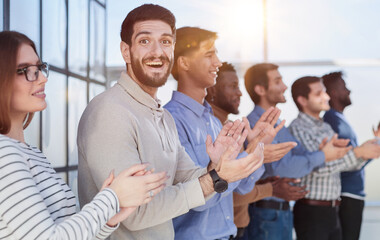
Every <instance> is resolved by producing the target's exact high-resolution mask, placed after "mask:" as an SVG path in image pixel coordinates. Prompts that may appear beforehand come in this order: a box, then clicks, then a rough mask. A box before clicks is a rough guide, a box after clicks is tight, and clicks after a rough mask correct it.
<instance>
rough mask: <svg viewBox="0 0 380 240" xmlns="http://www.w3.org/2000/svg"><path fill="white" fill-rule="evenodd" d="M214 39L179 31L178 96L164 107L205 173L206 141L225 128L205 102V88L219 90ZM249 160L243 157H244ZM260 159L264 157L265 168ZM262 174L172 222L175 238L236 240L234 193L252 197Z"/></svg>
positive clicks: (203, 33)
mask: <svg viewBox="0 0 380 240" xmlns="http://www.w3.org/2000/svg"><path fill="white" fill-rule="evenodd" d="M216 37H217V35H216V33H215V32H210V31H207V30H203V29H200V28H193V27H184V28H180V29H178V30H177V38H176V46H175V50H174V66H173V70H172V74H173V76H174V78H175V79H176V80H178V91H176V92H173V96H172V99H171V101H170V102H169V103H168V104H167V105H166V106H165V108H166V109H167V110H168V111H169V112H170V113H171V114H172V116H173V118H174V120H175V123H176V127H177V130H178V135H179V138H180V141H181V144H182V145H183V146H184V147H185V149H186V152H187V153H188V154H189V155H190V157H191V159H192V160H193V161H194V162H195V164H196V165H198V166H202V167H206V166H209V164H210V158H209V157H208V155H207V151H206V144H205V142H206V139H207V135H210V136H211V138H212V139H213V140H215V139H216V137H217V135H218V134H219V132H220V130H221V129H222V124H221V123H220V121H219V120H218V119H217V118H216V117H215V116H214V115H213V113H212V109H211V107H210V105H209V104H208V103H207V102H206V101H205V100H204V98H205V96H206V88H207V87H210V86H213V85H214V84H215V78H216V76H217V72H218V68H219V67H220V66H221V62H220V61H219V59H218V57H217V55H216V49H215V46H214V41H215V40H216ZM277 118H278V117H277ZM273 125H274V124H273ZM279 128H281V126H280V127H279ZM279 128H276V130H275V131H278V129H279ZM258 152H259V151H258ZM258 152H257V151H255V153H258ZM255 153H254V154H255ZM246 154H247V153H245V152H243V153H241V155H243V156H244V155H246ZM262 159H263V155H261V162H262ZM263 172H264V169H263V167H261V168H259V169H258V170H256V171H255V172H254V173H252V174H251V175H250V176H248V177H247V178H245V179H242V180H240V181H236V182H233V183H229V184H228V189H227V190H226V191H225V192H222V193H216V194H215V195H214V196H213V197H212V198H211V199H209V200H208V201H207V202H206V204H205V205H203V206H201V207H197V208H195V209H192V210H190V211H189V212H188V213H187V214H185V215H182V216H180V217H177V218H175V219H173V224H174V229H175V238H176V239H181V240H183V239H230V238H232V236H234V235H235V234H236V227H235V225H234V222H233V202H232V191H234V190H235V191H237V192H239V193H247V192H249V191H251V190H252V188H253V187H254V183H255V182H256V180H258V179H259V178H260V176H261V175H262V174H263Z"/></svg>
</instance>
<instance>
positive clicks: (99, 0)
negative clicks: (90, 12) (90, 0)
mask: <svg viewBox="0 0 380 240" xmlns="http://www.w3.org/2000/svg"><path fill="white" fill-rule="evenodd" d="M97 1H98V2H100V3H101V4H106V0H97Z"/></svg>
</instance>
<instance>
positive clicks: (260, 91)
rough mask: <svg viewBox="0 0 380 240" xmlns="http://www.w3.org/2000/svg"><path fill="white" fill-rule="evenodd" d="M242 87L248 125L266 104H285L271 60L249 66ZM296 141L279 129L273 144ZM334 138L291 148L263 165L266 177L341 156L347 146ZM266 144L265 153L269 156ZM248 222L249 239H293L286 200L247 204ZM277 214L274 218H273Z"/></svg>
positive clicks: (292, 173)
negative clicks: (248, 107)
mask: <svg viewBox="0 0 380 240" xmlns="http://www.w3.org/2000/svg"><path fill="white" fill-rule="evenodd" d="M244 78H245V86H246V89H247V92H248V93H249V95H250V97H251V99H252V101H253V102H254V103H255V108H254V109H253V111H252V112H251V113H250V114H249V115H248V117H247V118H248V120H249V122H250V124H251V125H253V124H255V123H256V121H257V119H259V117H260V116H261V114H262V113H263V112H264V111H265V110H266V109H268V108H269V107H274V106H276V105H277V104H279V103H285V102H286V99H285V96H284V93H285V91H286V90H287V86H286V85H285V84H284V82H283V81H282V76H281V74H280V72H279V71H278V66H277V65H275V64H271V63H260V64H256V65H254V66H252V67H250V68H249V69H248V70H247V71H246V74H245V77H244ZM287 141H295V142H297V140H296V139H295V138H294V137H293V136H292V134H291V133H290V132H289V130H288V129H287V128H285V127H284V128H282V129H281V130H280V131H279V133H278V134H277V136H276V137H275V139H274V141H273V143H283V142H287ZM333 143H334V140H331V141H329V142H328V143H327V144H326V145H324V146H321V149H319V148H317V149H314V150H313V151H314V152H309V151H307V150H306V149H305V148H304V147H303V146H302V145H301V144H298V145H297V147H295V148H293V149H292V150H291V151H290V152H289V153H287V154H286V155H285V156H284V157H283V158H282V159H281V160H280V161H278V162H273V163H270V164H265V174H264V175H263V178H265V177H271V176H280V177H288V178H300V177H303V176H305V175H307V174H309V173H310V172H311V171H313V170H314V169H317V168H319V167H322V166H324V164H325V163H326V162H328V161H332V160H335V159H337V158H340V157H342V156H343V155H344V154H345V153H346V152H347V151H348V149H346V148H337V147H335V146H334V144H333ZM270 154H271V150H270V147H267V148H266V150H265V152H264V155H270ZM250 214H251V219H252V218H253V219H254V221H251V223H250V225H249V227H248V233H249V237H250V238H252V239H270V240H273V239H279V240H281V239H284V240H291V239H292V229H293V214H292V212H291V209H290V206H289V201H286V200H284V199H280V198H274V197H271V198H266V199H263V200H261V201H258V202H256V203H254V204H252V205H250ZM274 216H277V217H274Z"/></svg>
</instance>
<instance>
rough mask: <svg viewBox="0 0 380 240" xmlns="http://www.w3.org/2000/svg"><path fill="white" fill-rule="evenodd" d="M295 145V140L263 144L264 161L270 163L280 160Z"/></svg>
mask: <svg viewBox="0 0 380 240" xmlns="http://www.w3.org/2000/svg"><path fill="white" fill-rule="evenodd" d="M295 146H297V143H296V142H283V143H278V144H265V146H264V163H271V162H275V161H278V160H280V159H281V158H282V157H284V156H285V154H287V153H288V152H289V151H290V150H291V149H292V148H294V147H295Z"/></svg>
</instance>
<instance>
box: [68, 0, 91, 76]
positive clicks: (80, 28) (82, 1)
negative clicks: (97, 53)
mask: <svg viewBox="0 0 380 240" xmlns="http://www.w3.org/2000/svg"><path fill="white" fill-rule="evenodd" d="M87 9H88V1H87V0H70V1H69V71H71V72H75V73H78V74H80V75H82V76H85V77H87V52H88V48H87V46H88V36H87V34H88V31H87V30H88V23H87V22H88V19H87V16H88V10H87Z"/></svg>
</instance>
